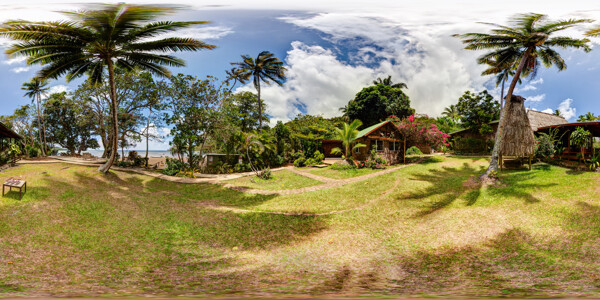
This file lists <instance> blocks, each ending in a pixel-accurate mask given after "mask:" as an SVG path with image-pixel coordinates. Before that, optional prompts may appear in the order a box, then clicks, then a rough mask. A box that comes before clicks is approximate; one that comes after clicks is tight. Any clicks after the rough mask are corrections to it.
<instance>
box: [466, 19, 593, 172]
mask: <svg viewBox="0 0 600 300" xmlns="http://www.w3.org/2000/svg"><path fill="white" fill-rule="evenodd" d="M589 22H591V20H587V19H569V20H561V21H556V22H552V21H549V20H548V19H547V16H546V15H542V14H521V15H517V16H515V17H513V18H512V19H511V20H510V23H511V26H504V25H498V24H490V23H485V24H488V25H492V26H495V27H496V28H495V29H492V30H491V33H489V34H488V33H466V34H460V35H455V36H456V37H459V38H461V39H462V40H463V43H465V44H466V45H467V46H466V47H465V49H468V50H489V49H491V50H493V51H492V52H490V53H487V54H485V55H484V56H483V57H485V56H490V57H494V55H499V53H500V52H502V51H513V52H515V53H516V54H515V55H518V57H519V64H518V65H517V67H516V69H515V75H514V76H513V79H512V81H511V83H510V86H509V88H508V91H507V93H506V99H511V98H512V95H513V91H514V89H515V86H516V85H517V82H518V81H519V79H520V76H521V73H522V72H523V70H524V69H525V70H529V71H530V74H532V73H533V72H534V71H535V68H536V66H537V65H538V64H539V60H541V62H542V63H543V65H544V66H545V67H551V66H556V67H557V68H558V70H559V71H562V70H564V69H566V67H567V65H566V63H565V61H564V59H563V58H562V57H561V56H560V54H559V53H558V52H556V51H555V50H554V49H553V48H556V47H560V48H575V49H583V50H584V51H586V52H588V51H590V50H591V48H590V46H589V40H588V39H576V38H571V37H567V36H558V37H556V36H553V35H554V33H556V32H558V31H561V30H565V29H567V28H571V27H573V26H576V25H579V24H581V23H589ZM483 57H480V59H481V58H483ZM515 61H516V60H515ZM524 76H526V74H524ZM505 114H506V110H505V109H503V110H502V115H501V117H500V124H499V125H498V130H497V133H496V141H495V143H494V149H493V151H492V157H491V161H490V166H489V167H488V169H487V170H486V172H485V173H484V174H483V175H482V178H490V177H492V176H493V174H495V173H496V172H497V171H498V155H499V149H500V148H501V146H502V134H503V131H504V126H505V123H506V120H505V119H504V117H505Z"/></svg>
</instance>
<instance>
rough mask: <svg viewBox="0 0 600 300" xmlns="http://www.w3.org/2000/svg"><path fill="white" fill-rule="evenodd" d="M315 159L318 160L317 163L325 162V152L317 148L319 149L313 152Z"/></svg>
mask: <svg viewBox="0 0 600 300" xmlns="http://www.w3.org/2000/svg"><path fill="white" fill-rule="evenodd" d="M313 159H314V160H315V162H316V164H315V165H318V164H320V163H322V162H323V159H325V154H323V153H321V152H320V151H319V150H317V151H315V153H313Z"/></svg>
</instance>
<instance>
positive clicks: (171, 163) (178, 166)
mask: <svg viewBox="0 0 600 300" xmlns="http://www.w3.org/2000/svg"><path fill="white" fill-rule="evenodd" d="M166 163H167V167H166V168H165V169H163V170H162V173H163V174H165V175H169V176H175V175H177V173H179V171H181V170H184V169H185V165H186V164H185V163H183V162H181V161H179V160H177V159H174V158H170V157H167V161H166Z"/></svg>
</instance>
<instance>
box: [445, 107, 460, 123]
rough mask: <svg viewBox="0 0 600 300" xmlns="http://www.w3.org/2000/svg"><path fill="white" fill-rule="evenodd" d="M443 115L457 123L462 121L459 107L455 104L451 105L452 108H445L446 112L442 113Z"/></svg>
mask: <svg viewBox="0 0 600 300" xmlns="http://www.w3.org/2000/svg"><path fill="white" fill-rule="evenodd" d="M442 115H444V116H446V117H448V118H450V119H452V120H454V121H457V120H459V119H460V113H459V112H458V107H457V105H455V104H451V105H450V106H448V107H446V108H444V112H442Z"/></svg>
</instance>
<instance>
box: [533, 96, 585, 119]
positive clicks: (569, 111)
mask: <svg viewBox="0 0 600 300" xmlns="http://www.w3.org/2000/svg"><path fill="white" fill-rule="evenodd" d="M572 105H573V99H571V98H567V99H565V100H564V101H562V102H561V103H560V104H559V105H558V111H560V115H561V116H563V117H564V118H565V119H566V120H568V121H573V120H572V119H573V118H574V117H575V116H576V115H577V112H576V111H577V109H576V108H575V107H572ZM542 112H545V113H549V114H551V113H554V110H553V109H551V108H546V109H544V110H542Z"/></svg>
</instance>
